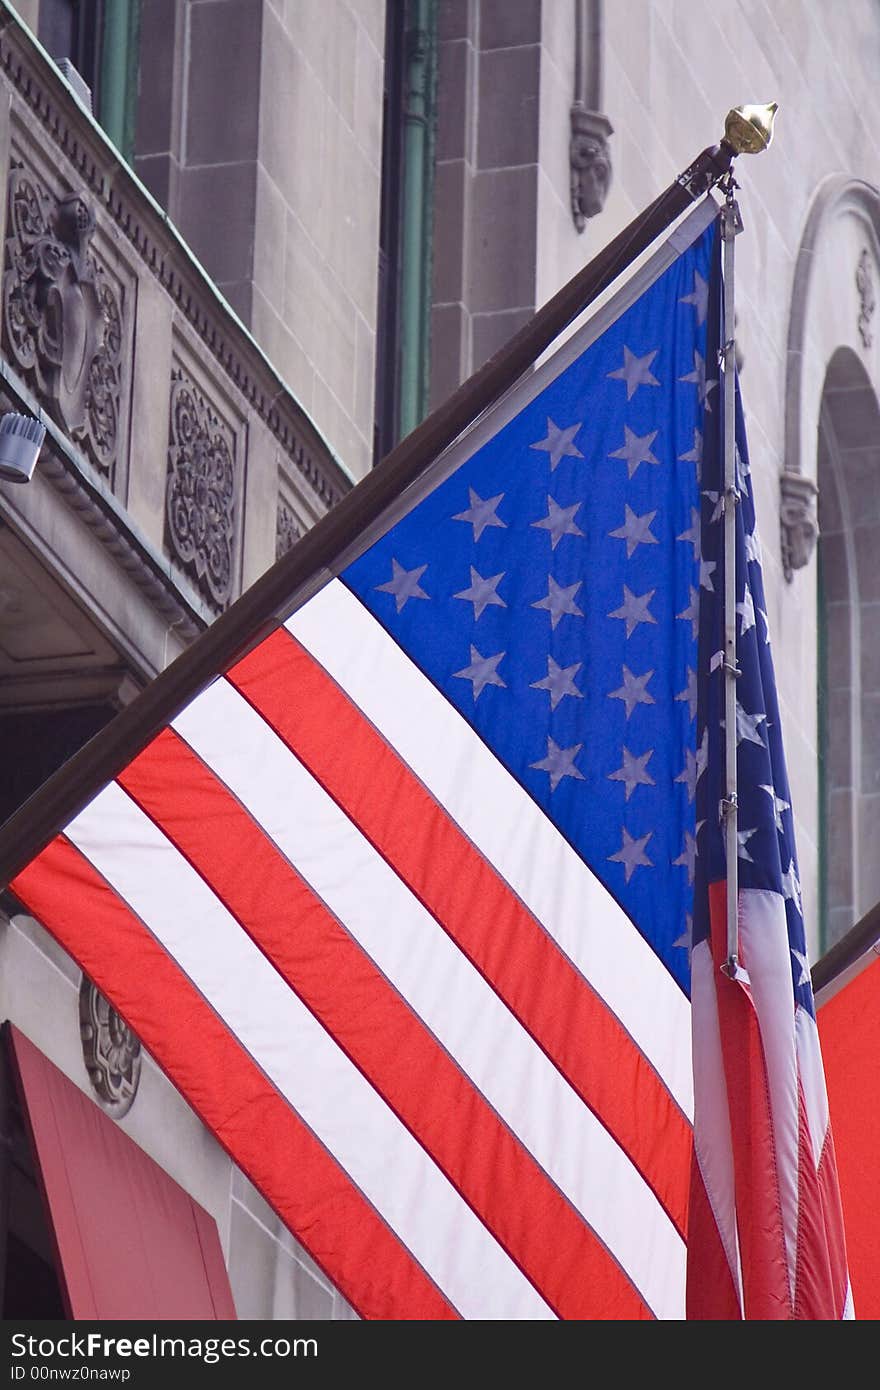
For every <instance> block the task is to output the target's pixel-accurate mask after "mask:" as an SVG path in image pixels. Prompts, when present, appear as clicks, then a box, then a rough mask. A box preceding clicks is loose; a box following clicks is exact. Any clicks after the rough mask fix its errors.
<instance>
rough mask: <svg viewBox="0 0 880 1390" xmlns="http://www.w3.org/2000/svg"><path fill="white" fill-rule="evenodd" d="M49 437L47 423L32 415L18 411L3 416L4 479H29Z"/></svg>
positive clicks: (0, 452) (0, 467) (0, 464)
mask: <svg viewBox="0 0 880 1390" xmlns="http://www.w3.org/2000/svg"><path fill="white" fill-rule="evenodd" d="M45 438H46V426H45V425H41V424H40V422H39V420H35V419H34V418H33V417H32V416H30V415H17V414H15V412H14V411H10V412H9V414H7V415H4V416H3V418H2V420H0V479H2V480H3V481H5V482H7V483H29V482H30V480H31V478H32V477H33V473H34V469H35V468H36V466H37V459H38V458H39V456H40V449H41V448H42V445H43V440H44V439H45Z"/></svg>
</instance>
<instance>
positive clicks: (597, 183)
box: [571, 132, 611, 217]
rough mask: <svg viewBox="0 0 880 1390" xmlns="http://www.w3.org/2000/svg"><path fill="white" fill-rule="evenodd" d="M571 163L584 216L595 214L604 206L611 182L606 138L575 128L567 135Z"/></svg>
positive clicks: (593, 215)
mask: <svg viewBox="0 0 880 1390" xmlns="http://www.w3.org/2000/svg"><path fill="white" fill-rule="evenodd" d="M571 167H572V174H573V178H574V179H576V180H577V188H578V202H579V204H580V208H581V211H582V212H583V214H584V216H585V217H595V216H596V215H597V214H598V213H600V212H601V211H602V209H603V207H604V206H605V199H606V197H607V196H608V186H609V184H610V182H611V161H610V159H609V157H608V146H607V144H606V142H605V141H604V140H603V139H602V138H601V137H600V136H596V135H587V134H584V133H583V132H578V133H576V134H575V135H573V136H572V138H571Z"/></svg>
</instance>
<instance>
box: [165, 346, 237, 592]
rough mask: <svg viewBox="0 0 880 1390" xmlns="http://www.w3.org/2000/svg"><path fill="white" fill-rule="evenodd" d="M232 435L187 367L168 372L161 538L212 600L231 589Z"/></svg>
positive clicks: (233, 528) (233, 529) (234, 466)
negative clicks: (168, 401) (163, 526)
mask: <svg viewBox="0 0 880 1390" xmlns="http://www.w3.org/2000/svg"><path fill="white" fill-rule="evenodd" d="M237 469H238V461H237V458H236V436H235V434H234V432H233V431H232V430H231V429H230V428H229V426H228V425H227V424H226V422H225V421H224V420H222V419H221V417H220V416H219V414H218V413H217V412H216V411H215V410H214V409H213V407H212V406H211V404H210V403H209V402H208V400H207V399H206V397H205V396H204V394H203V393H202V392H201V391H200V390H199V389H198V387H197V386H196V385H195V383H194V382H193V381H192V380H191V379H190V377H189V376H188V375H187V373H186V372H184V371H183V370H182V369H181V368H179V367H177V368H175V369H174V372H173V374H172V382H171V409H170V423H169V439H168V476H167V482H166V490H165V543H166V546H167V547H168V549H169V551H170V553H171V554H172V555H173V556H174V557H175V558H176V559H177V560H178V561H179V562H180V564H181V565H182V566H183V568H184V569H185V570H186V571H187V573H189V574H190V575H191V576H192V578H193V579H194V580H195V583H196V585H197V587H198V588H199V590H200V592H201V593H202V594H203V595H204V597H205V598H206V599H207V600H208V602H209V603H210V604H211V606H212V607H213V608H215V609H217V610H220V609H222V608H225V607H226V605H227V603H228V602H229V599H230V597H231V595H232V582H233V573H234V560H235V537H236V493H237Z"/></svg>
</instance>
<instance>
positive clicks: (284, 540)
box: [275, 499, 302, 560]
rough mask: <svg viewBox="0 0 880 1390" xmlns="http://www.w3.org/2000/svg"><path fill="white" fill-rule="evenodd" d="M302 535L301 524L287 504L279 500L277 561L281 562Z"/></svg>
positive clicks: (276, 529)
mask: <svg viewBox="0 0 880 1390" xmlns="http://www.w3.org/2000/svg"><path fill="white" fill-rule="evenodd" d="M301 535H302V530H301V529H300V525H299V522H298V521H297V519H296V517H295V516H294V514H293V512H292V511H291V510H290V508H289V507H288V505H287V503H286V502H282V501H281V500H280V499H279V502H278V513H277V516H276V519H275V559H276V560H280V559H281V556H282V555H286V554H287V552H288V550H289V549H290V547H291V546H292V545H293V544H294V543H295V542H296V541H298V540H299V538H300V536H301Z"/></svg>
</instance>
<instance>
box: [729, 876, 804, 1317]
mask: <svg viewBox="0 0 880 1390" xmlns="http://www.w3.org/2000/svg"><path fill="white" fill-rule="evenodd" d="M739 921H740V940H741V942H742V958H743V962H744V964H745V967H746V969H747V970H748V972H749V980H750V981H751V992H752V999H753V1000H754V1004H755V1013H756V1014H757V1018H758V1028H759V1030H760V1033H761V1047H762V1051H763V1054H764V1062H765V1065H766V1068H767V1084H768V1087H769V1090H770V1115H771V1122H772V1125H773V1145H774V1150H775V1159H776V1174H777V1179H778V1182H779V1193H780V1201H781V1203H782V1228H783V1231H784V1233H785V1245H786V1255H787V1259H788V1278H789V1284H790V1287H791V1291H792V1298H793V1297H794V1284H795V1273H796V1269H797V1246H798V1229H799V1221H798V1202H799V1199H798V1167H799V1161H798V1160H799V1154H800V1118H799V1114H800V1106H799V1098H798V1066H797V1057H796V1055H795V1035H794V996H793V993H792V974H791V952H790V949H789V944H788V926H787V923H786V918H785V899H784V898H783V897H782V896H781V895H780V894H779V893H772V892H770V891H769V890H765V889H759V888H744V889H742V890H741V891H740V895H739Z"/></svg>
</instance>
